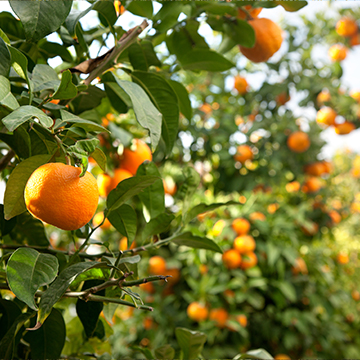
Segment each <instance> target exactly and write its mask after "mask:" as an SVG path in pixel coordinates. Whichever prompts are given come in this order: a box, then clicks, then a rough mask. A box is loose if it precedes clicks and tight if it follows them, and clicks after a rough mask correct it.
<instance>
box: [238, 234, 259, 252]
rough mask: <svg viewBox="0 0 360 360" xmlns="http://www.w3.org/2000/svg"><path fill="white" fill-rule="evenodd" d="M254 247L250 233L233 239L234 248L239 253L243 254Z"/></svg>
mask: <svg viewBox="0 0 360 360" xmlns="http://www.w3.org/2000/svg"><path fill="white" fill-rule="evenodd" d="M255 248H256V243H255V240H254V238H253V237H252V236H250V235H242V236H238V237H237V238H236V239H235V240H234V249H235V250H237V251H238V252H239V253H240V254H245V253H248V252H250V251H254V250H255Z"/></svg>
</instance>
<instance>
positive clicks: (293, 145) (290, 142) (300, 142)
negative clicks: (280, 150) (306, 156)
mask: <svg viewBox="0 0 360 360" xmlns="http://www.w3.org/2000/svg"><path fill="white" fill-rule="evenodd" d="M286 143H287V146H288V148H289V149H290V150H291V151H294V152H296V153H302V152H304V151H306V150H307V149H308V148H309V147H310V139H309V135H308V134H307V133H304V132H302V131H295V132H293V133H291V134H290V135H289V137H288V138H287V142H286Z"/></svg>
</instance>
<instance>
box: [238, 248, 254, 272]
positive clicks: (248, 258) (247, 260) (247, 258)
mask: <svg viewBox="0 0 360 360" xmlns="http://www.w3.org/2000/svg"><path fill="white" fill-rule="evenodd" d="M257 262H258V260H257V256H256V254H255V253H254V252H248V253H245V254H244V255H243V259H242V261H241V264H240V267H241V269H243V270H246V269H250V268H252V267H254V266H256V264H257Z"/></svg>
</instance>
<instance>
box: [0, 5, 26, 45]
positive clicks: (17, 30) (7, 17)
mask: <svg viewBox="0 0 360 360" xmlns="http://www.w3.org/2000/svg"><path fill="white" fill-rule="evenodd" d="M0 28H1V29H2V31H3V32H5V33H6V35H7V37H8V38H9V39H11V40H12V41H16V40H24V39H25V32H24V28H23V26H22V24H21V21H19V20H17V19H16V18H15V17H14V16H13V14H11V13H9V12H7V11H2V12H1V13H0ZM2 38H3V40H4V41H5V42H6V43H7V44H10V42H7V41H6V38H4V37H3V36H2Z"/></svg>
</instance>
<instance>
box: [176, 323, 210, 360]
mask: <svg viewBox="0 0 360 360" xmlns="http://www.w3.org/2000/svg"><path fill="white" fill-rule="evenodd" d="M175 335H176V339H177V342H178V344H179V346H180V348H181V350H182V352H183V358H184V359H189V360H190V359H197V358H199V357H200V355H201V351H202V349H203V347H204V344H205V342H206V335H205V334H204V333H202V332H200V331H191V330H188V329H185V328H180V327H178V328H176V329H175Z"/></svg>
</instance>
